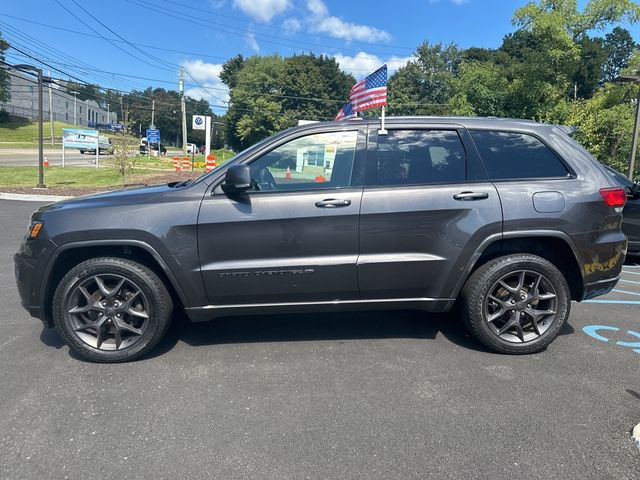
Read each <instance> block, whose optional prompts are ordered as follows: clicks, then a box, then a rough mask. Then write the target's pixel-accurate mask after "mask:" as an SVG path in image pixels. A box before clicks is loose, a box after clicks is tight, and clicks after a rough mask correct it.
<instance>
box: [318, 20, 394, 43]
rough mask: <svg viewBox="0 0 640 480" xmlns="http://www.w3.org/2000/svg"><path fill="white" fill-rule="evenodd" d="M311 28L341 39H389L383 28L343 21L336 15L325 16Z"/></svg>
mask: <svg viewBox="0 0 640 480" xmlns="http://www.w3.org/2000/svg"><path fill="white" fill-rule="evenodd" d="M312 28H313V30H314V31H316V32H320V33H327V34H329V35H331V36H332V37H334V38H341V39H342V40H360V41H363V42H388V41H389V40H391V35H389V33H387V32H385V31H384V30H379V29H377V28H374V27H369V26H367V25H358V24H355V23H350V22H345V21H344V20H342V19H340V18H338V17H325V18H323V19H321V20H320V22H319V23H318V24H316V25H315V26H313V27H312Z"/></svg>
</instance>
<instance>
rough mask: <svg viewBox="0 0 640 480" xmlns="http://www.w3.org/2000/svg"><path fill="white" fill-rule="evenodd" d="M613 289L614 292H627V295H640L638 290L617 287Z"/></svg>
mask: <svg viewBox="0 0 640 480" xmlns="http://www.w3.org/2000/svg"><path fill="white" fill-rule="evenodd" d="M611 291H612V292H617V293H626V294H627V295H636V296H638V297H640V293H638V292H630V291H628V290H618V289H617V288H614V289H613V290H611Z"/></svg>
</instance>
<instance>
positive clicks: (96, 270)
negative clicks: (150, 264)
mask: <svg viewBox="0 0 640 480" xmlns="http://www.w3.org/2000/svg"><path fill="white" fill-rule="evenodd" d="M52 306H53V321H54V324H55V326H56V329H57V330H58V332H59V333H60V335H61V336H62V337H63V338H64V339H65V340H66V342H67V344H68V345H69V346H70V347H71V349H72V350H73V351H74V352H76V353H77V354H78V355H80V356H81V357H82V358H84V359H86V360H90V361H94V362H109V363H113V362H126V361H130V360H134V359H136V358H138V357H141V356H142V355H144V354H145V353H147V352H149V350H151V349H152V348H153V347H154V346H155V345H156V344H157V343H158V342H159V341H160V339H161V338H162V337H163V336H164V334H165V333H166V331H167V329H168V327H169V323H170V320H171V312H172V302H171V297H170V296H169V293H168V292H167V289H166V287H165V285H164V283H163V282H162V280H160V278H159V277H158V276H157V275H156V274H155V273H154V272H153V271H152V270H150V269H149V268H147V267H146V266H144V265H141V264H139V263H137V262H134V261H131V260H128V259H123V258H112V257H102V258H93V259H90V260H86V261H84V262H82V263H80V264H78V265H76V266H75V267H74V268H72V269H71V270H70V271H69V272H68V273H67V274H66V275H65V276H64V277H63V278H62V280H61V281H60V284H59V285H58V288H57V289H56V292H55V295H54V297H53V305H52Z"/></svg>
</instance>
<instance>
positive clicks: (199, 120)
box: [194, 117, 204, 125]
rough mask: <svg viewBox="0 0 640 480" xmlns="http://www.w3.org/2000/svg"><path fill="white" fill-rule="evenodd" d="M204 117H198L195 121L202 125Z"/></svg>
mask: <svg viewBox="0 0 640 480" xmlns="http://www.w3.org/2000/svg"><path fill="white" fill-rule="evenodd" d="M203 121H204V120H203V118H202V117H196V118H195V120H194V122H196V125H202V122H203Z"/></svg>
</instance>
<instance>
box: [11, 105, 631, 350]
mask: <svg viewBox="0 0 640 480" xmlns="http://www.w3.org/2000/svg"><path fill="white" fill-rule="evenodd" d="M379 128H380V124H379V122H378V121H373V120H371V121H349V122H329V123H317V124H312V125H306V126H302V127H298V128H293V129H290V130H287V131H285V132H282V133H280V134H277V135H275V136H273V137H271V138H268V139H266V140H264V141H262V142H260V143H259V144H256V145H254V146H253V147H251V148H249V149H248V150H246V151H244V152H242V153H240V154H239V155H238V156H236V157H235V158H234V159H232V160H231V161H229V162H228V163H226V164H224V165H222V166H220V167H218V168H217V169H216V170H214V171H212V172H210V173H208V174H206V175H204V176H202V177H200V178H199V179H197V180H196V181H194V182H191V183H186V182H182V183H172V184H169V185H162V186H153V187H147V188H141V189H137V190H127V191H119V192H111V193H104V194H98V195H92V196H88V197H84V198H79V199H74V200H67V201H63V202H59V203H55V204H52V205H48V206H46V207H43V208H41V209H40V210H38V211H37V212H36V213H34V214H33V216H32V218H31V225H30V229H29V232H28V234H27V236H26V238H25V240H24V242H23V243H22V245H21V246H20V251H19V252H18V253H17V254H16V256H15V263H16V279H17V283H18V289H19V291H20V295H21V297H22V303H23V305H24V307H25V308H26V309H27V310H28V311H29V312H30V313H31V315H32V316H34V317H37V318H40V319H41V320H42V321H43V322H44V323H45V325H46V326H48V327H51V326H54V325H55V327H56V328H57V330H58V332H59V333H60V334H61V335H62V336H63V338H64V339H65V340H66V342H67V343H68V345H69V346H70V347H71V348H72V349H73V350H74V351H75V352H77V353H78V354H79V355H81V356H82V357H84V358H86V359H89V360H93V361H100V362H120V361H126V360H131V359H134V358H137V357H140V356H142V355H144V354H145V353H147V352H148V351H149V350H150V349H152V348H153V347H154V345H156V344H157V342H158V341H159V340H160V339H161V338H162V336H163V335H164V333H165V332H166V330H167V328H168V326H169V323H170V321H171V317H172V311H173V310H174V309H176V308H180V309H184V310H185V311H186V313H187V314H188V316H189V318H190V319H191V320H192V321H204V320H208V319H211V318H212V317H216V316H221V315H225V316H226V315H237V314H247V313H274V312H288V311H303V310H304V311H308V310H314V311H317V310H334V309H341V310H346V309H398V308H416V309H421V310H425V311H429V312H446V311H449V310H451V309H452V308H453V307H454V306H458V307H459V308H458V310H459V312H460V314H461V316H462V317H463V318H464V321H465V322H466V324H467V326H468V328H469V329H470V331H471V332H472V333H473V334H474V335H475V336H476V337H477V339H478V340H479V341H480V342H482V343H483V344H484V345H486V346H487V347H489V348H490V349H492V350H494V351H497V352H504V353H530V352H536V351H539V350H541V349H543V348H544V347H546V346H547V345H548V344H549V343H551V342H552V341H553V339H554V338H555V337H556V336H557V335H558V332H559V330H560V329H561V328H562V326H563V324H564V323H565V321H566V320H567V317H568V315H569V309H570V305H571V300H575V301H581V300H585V299H588V298H592V297H594V296H597V295H601V294H604V293H606V292H608V291H609V290H611V289H612V288H613V286H614V285H615V283H616V282H617V280H618V276H619V274H620V271H621V268H622V264H623V261H624V257H625V251H626V248H627V240H626V238H625V236H624V234H623V233H622V232H621V230H620V225H621V220H622V215H621V212H622V208H623V206H624V203H625V199H626V196H625V192H624V190H623V189H622V188H620V187H618V186H617V185H616V184H615V182H614V181H613V179H612V178H611V176H610V175H609V174H608V173H607V172H606V171H605V170H604V168H603V167H602V166H601V165H600V164H599V163H598V162H597V161H595V160H594V159H593V158H592V157H591V155H589V153H588V152H586V151H585V150H584V149H583V148H582V147H580V146H579V145H578V144H577V143H576V142H574V141H573V140H572V139H571V138H570V137H569V136H568V134H567V131H568V129H567V128H566V127H558V126H552V125H544V124H539V123H535V122H529V121H521V120H503V119H492V118H485V119H482V118H393V119H388V121H387V131H380V130H379Z"/></svg>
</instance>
